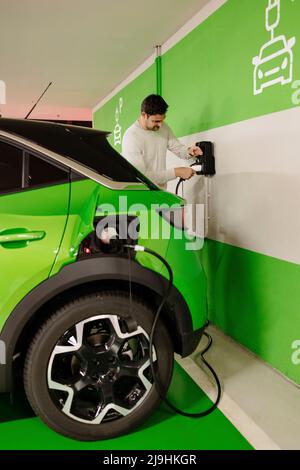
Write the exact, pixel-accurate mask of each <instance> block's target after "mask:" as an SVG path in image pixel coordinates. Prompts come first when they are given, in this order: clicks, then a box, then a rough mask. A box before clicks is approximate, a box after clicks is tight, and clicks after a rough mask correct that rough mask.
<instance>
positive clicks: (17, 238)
mask: <svg viewBox="0 0 300 470" xmlns="http://www.w3.org/2000/svg"><path fill="white" fill-rule="evenodd" d="M45 235H46V234H45V232H43V231H41V230H36V231H32V232H29V231H28V232H26V231H24V232H14V233H9V232H6V233H3V232H2V234H1V233H0V245H1V244H2V243H13V242H32V241H34V240H41V239H42V238H44V236H45Z"/></svg>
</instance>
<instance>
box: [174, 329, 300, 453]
mask: <svg viewBox="0 0 300 470" xmlns="http://www.w3.org/2000/svg"><path fill="white" fill-rule="evenodd" d="M208 332H209V333H210V334H211V336H212V338H213V345H212V347H211V349H210V350H209V351H208V353H207V355H206V358H207V361H208V362H209V363H210V364H211V365H212V366H213V368H214V369H215V370H216V372H217V374H218V376H219V377H220V379H221V383H222V386H223V396H222V399H221V402H220V405H219V409H220V410H221V411H222V412H223V414H224V415H225V416H226V417H227V418H228V419H229V420H230V421H231V423H232V424H233V425H234V426H235V427H236V428H237V429H238V430H239V431H240V432H241V434H243V436H244V437H245V438H246V439H247V440H248V441H249V442H250V443H251V445H252V446H253V447H254V448H255V449H257V450H262V449H270V450H271V449H272V450H276V449H283V450H291V449H297V450H298V449H300V388H299V387H298V386H296V385H295V384H294V383H292V382H291V381H289V380H287V379H286V378H285V377H284V376H282V375H281V374H280V373H279V372H278V371H276V370H274V369H273V368H271V367H270V366H269V365H267V364H266V363H264V362H263V361H261V360H260V359H259V358H258V357H257V356H255V355H254V354H252V353H251V352H249V351H248V350H246V349H244V348H243V347H241V346H240V345H239V344H238V343H236V342H235V341H234V340H232V339H231V338H229V337H228V336H226V335H224V334H223V333H222V332H221V331H220V330H218V329H217V328H216V327H214V326H210V327H209V328H208ZM205 341H206V339H205V338H203V339H202V341H201V343H200V345H199V346H198V348H197V350H196V351H195V353H194V354H193V355H192V356H190V357H188V358H186V359H184V360H182V359H180V358H177V360H178V362H179V364H181V366H182V367H183V368H184V369H185V370H186V371H187V372H188V374H189V375H190V376H191V377H192V378H193V379H194V380H195V382H196V383H197V384H198V385H199V386H200V387H201V388H202V390H204V391H205V393H207V395H208V396H209V397H210V398H211V399H213V398H214V396H215V386H214V385H213V384H212V383H211V381H210V379H209V376H208V375H207V371H206V370H205V368H204V367H205V366H204V365H202V364H201V360H200V358H199V352H200V351H201V350H202V349H203V347H204V346H205Z"/></svg>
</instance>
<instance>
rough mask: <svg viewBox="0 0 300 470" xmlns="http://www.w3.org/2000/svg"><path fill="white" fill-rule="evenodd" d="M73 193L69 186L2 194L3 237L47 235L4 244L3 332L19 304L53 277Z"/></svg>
mask: <svg viewBox="0 0 300 470" xmlns="http://www.w3.org/2000/svg"><path fill="white" fill-rule="evenodd" d="M69 192H70V184H69V183H66V184H61V185H55V186H50V187H46V188H40V189H32V190H27V191H20V192H16V193H12V194H6V195H0V214H1V215H0V217H1V229H0V235H1V233H7V232H10V231H12V230H15V229H17V232H24V231H25V230H27V231H28V232H32V231H43V232H45V236H44V237H43V238H42V239H37V240H33V241H30V242H26V241H25V242H16V243H7V244H2V245H1V244H0V260H1V283H0V312H1V313H0V329H1V327H2V326H3V324H4V322H5V320H6V319H7V317H8V316H9V314H10V312H11V311H12V309H13V308H14V307H15V306H16V305H17V304H18V302H19V301H20V300H21V299H22V298H23V297H25V296H26V295H27V294H28V292H30V291H31V290H32V289H33V288H34V287H36V286H37V285H38V284H40V283H41V282H43V281H44V280H45V279H47V277H48V276H49V275H50V272H51V269H52V266H53V264H54V262H55V259H56V256H57V254H58V252H59V248H60V243H61V239H62V237H63V233H64V229H65V225H66V222H67V216H68V206H69ZM5 245H6V246H5Z"/></svg>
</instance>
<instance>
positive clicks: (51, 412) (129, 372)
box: [24, 291, 174, 441]
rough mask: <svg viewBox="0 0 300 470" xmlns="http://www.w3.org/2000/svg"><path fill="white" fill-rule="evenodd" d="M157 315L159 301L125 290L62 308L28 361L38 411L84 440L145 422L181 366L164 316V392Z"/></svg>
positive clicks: (28, 382)
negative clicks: (154, 325)
mask: <svg viewBox="0 0 300 470" xmlns="http://www.w3.org/2000/svg"><path fill="white" fill-rule="evenodd" d="M153 318H154V310H153V308H152V307H150V306H149V305H147V304H146V303H144V302H143V301H141V299H139V298H138V297H135V296H132V300H131V302H130V301H129V297H128V295H126V293H124V292H121V291H120V292H119V291H118V292H116V291H108V292H98V293H93V294H90V295H85V296H83V297H80V298H78V299H76V300H73V301H72V302H69V303H67V304H66V305H64V306H63V307H62V308H60V309H59V310H58V311H56V312H54V313H53V314H52V315H51V317H50V318H49V319H48V320H47V321H46V322H45V323H44V324H43V325H42V326H41V328H40V329H39V331H38V332H37V333H36V335H35V337H34V339H33V340H32V342H31V344H30V347H29V350H28V352H27V355H26V359H25V366H24V386H25V391H26V395H27V398H28V400H29V402H30V404H31V406H32V408H33V410H34V412H35V413H36V414H37V415H38V416H39V417H40V418H41V419H42V420H43V421H44V422H45V423H46V424H47V425H48V426H49V427H50V428H52V429H53V430H55V431H56V432H58V433H60V434H63V435H64V436H68V437H71V438H74V439H78V440H83V441H93V440H101V439H107V438H112V437H116V436H119V435H122V434H125V433H128V432H130V431H132V430H133V429H135V428H136V427H138V426H139V425H140V424H141V423H142V422H144V421H145V420H146V419H147V418H148V417H149V416H150V415H151V414H152V413H153V411H154V410H155V409H156V408H157V407H158V406H159V403H160V401H161V392H162V393H163V394H165V393H166V392H167V389H168V387H169V384H170V381H171V377H172V371H173V360H174V353H173V345H172V342H171V339H170V336H169V334H168V332H167V330H166V328H165V326H164V324H163V323H162V322H159V324H158V325H157V328H156V332H155V335H154V341H153V346H154V349H153V350H152V351H153V360H154V365H155V369H156V374H157V375H158V379H159V382H160V384H161V386H162V387H163V390H162V391H160V392H158V390H157V387H156V385H155V384H153V378H152V374H151V368H150V361H149V353H150V351H149V333H150V330H151V325H152V322H153ZM147 346H148V349H147Z"/></svg>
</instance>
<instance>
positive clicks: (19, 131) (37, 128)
mask: <svg viewBox="0 0 300 470" xmlns="http://www.w3.org/2000/svg"><path fill="white" fill-rule="evenodd" d="M0 130H3V131H6V132H10V133H11V134H15V135H19V136H20V137H24V138H26V139H29V140H35V139H34V136H36V135H39V134H44V135H45V134H51V135H52V136H55V134H56V135H57V137H58V138H59V137H63V135H64V134H66V133H70V132H71V133H72V134H73V135H76V136H78V137H85V136H88V135H94V136H96V135H97V136H98V137H103V138H106V137H107V136H108V135H109V134H110V132H106V131H101V130H97V129H91V128H89V127H82V126H72V125H70V124H58V123H55V122H47V121H35V120H31V119H11V118H0Z"/></svg>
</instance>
